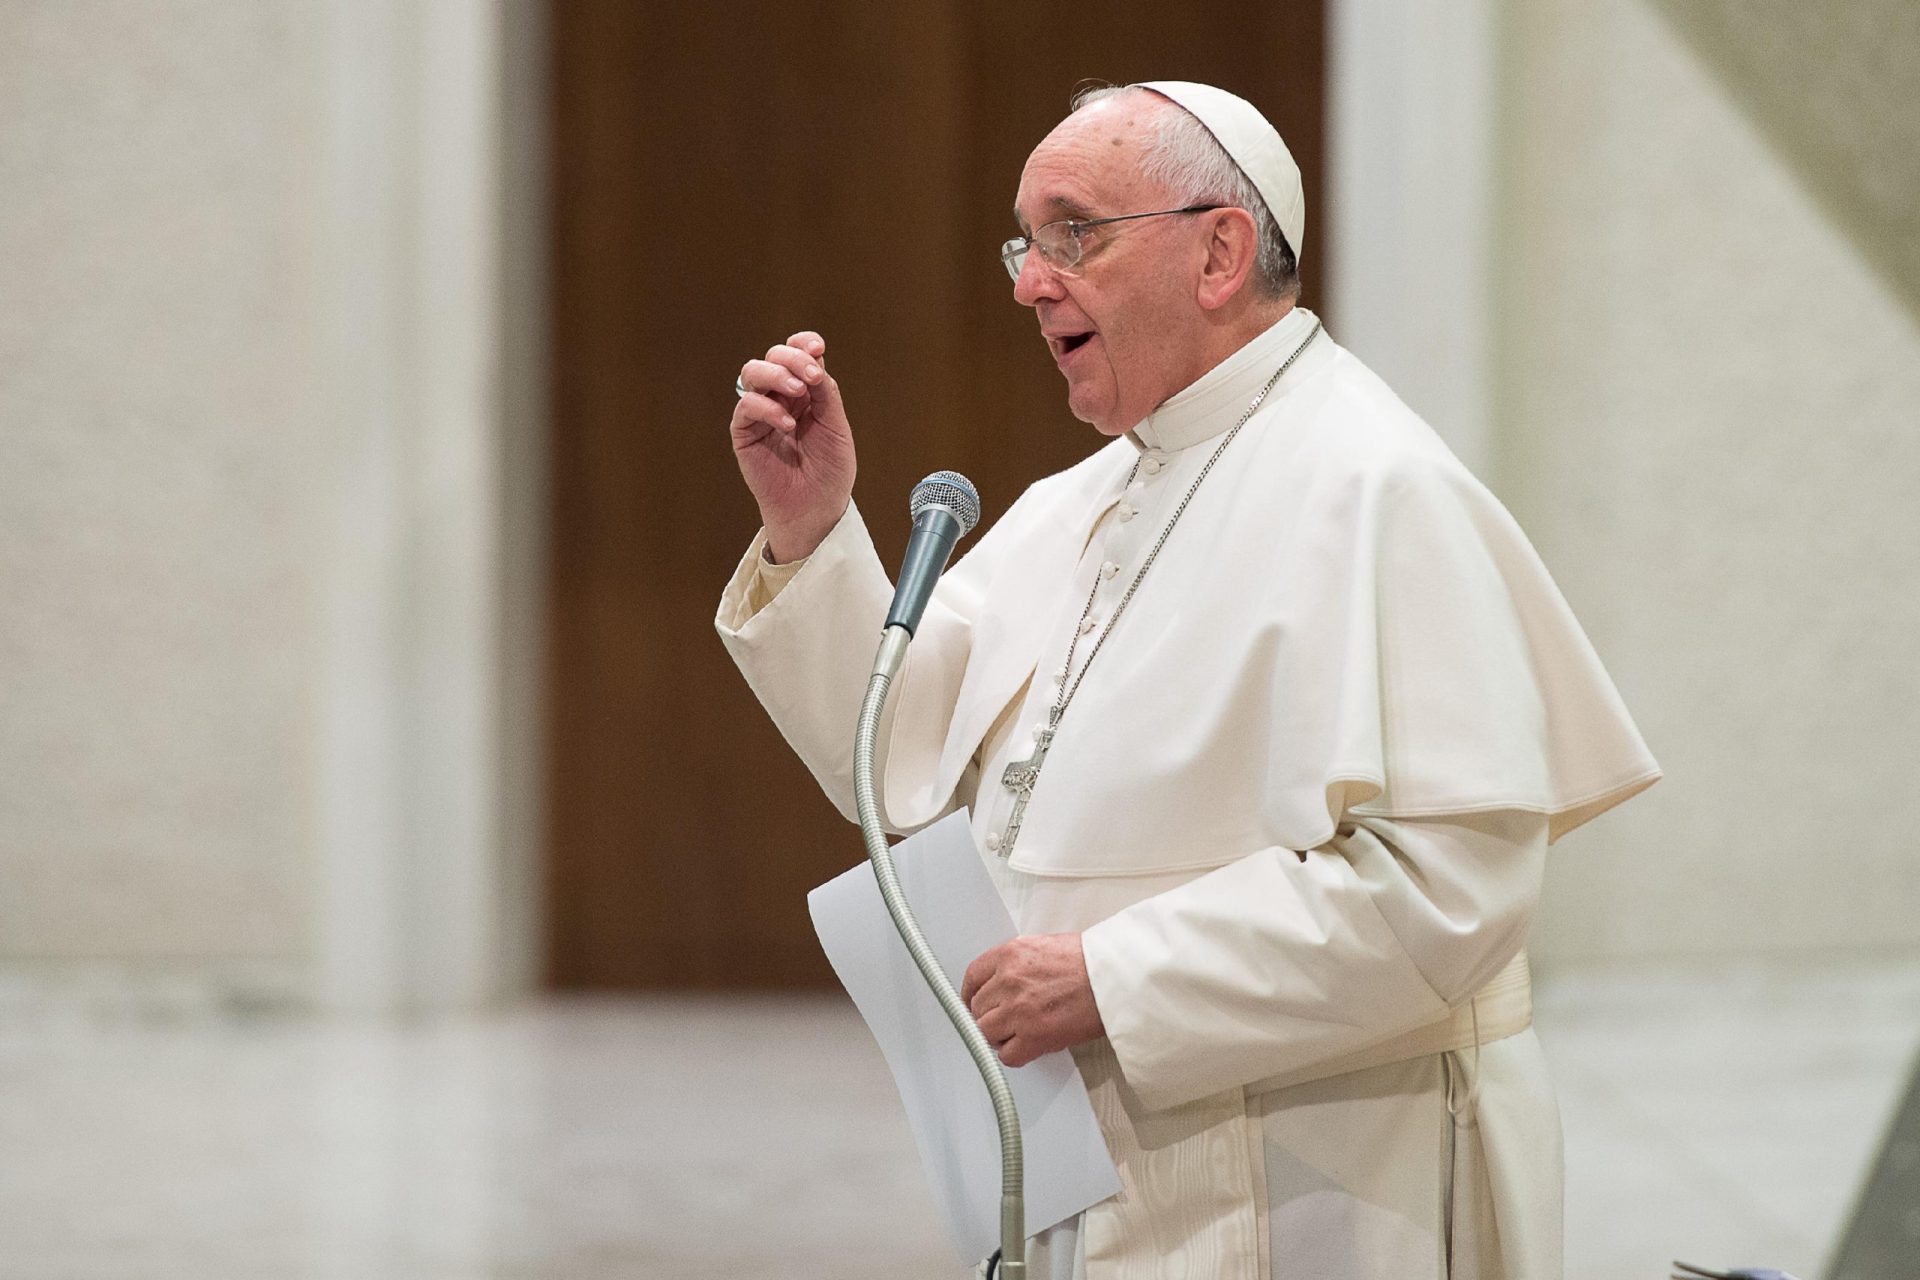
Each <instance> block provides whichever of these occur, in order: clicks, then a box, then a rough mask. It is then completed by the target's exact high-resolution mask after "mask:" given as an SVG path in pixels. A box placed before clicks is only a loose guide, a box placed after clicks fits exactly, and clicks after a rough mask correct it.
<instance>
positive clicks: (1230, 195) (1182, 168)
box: [1067, 84, 1300, 299]
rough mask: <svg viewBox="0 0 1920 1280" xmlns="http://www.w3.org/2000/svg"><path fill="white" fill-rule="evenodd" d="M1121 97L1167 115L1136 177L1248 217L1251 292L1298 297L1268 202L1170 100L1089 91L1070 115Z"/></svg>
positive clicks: (1183, 198) (1126, 90)
mask: <svg viewBox="0 0 1920 1280" xmlns="http://www.w3.org/2000/svg"><path fill="white" fill-rule="evenodd" d="M1121 94H1150V95H1151V96H1152V97H1154V98H1157V99H1159V100H1160V101H1161V102H1162V103H1164V104H1165V105H1166V106H1167V107H1169V108H1171V110H1167V111H1162V112H1160V113H1159V115H1158V117H1157V119H1156V120H1155V121H1154V124H1153V129H1154V135H1153V143H1152V145H1151V146H1149V147H1148V149H1147V154H1146V157H1145V158H1144V159H1143V160H1142V161H1141V164H1140V171H1141V172H1142V173H1144V174H1145V175H1146V176H1147V177H1149V178H1152V179H1154V180H1155V181H1157V182H1159V183H1161V184H1162V185H1164V186H1165V187H1166V188H1167V190H1168V191H1170V192H1172V193H1173V199H1174V200H1175V201H1177V202H1178V203H1180V204H1183V205H1185V204H1219V205H1228V206H1231V207H1234V208H1239V209H1245V210H1246V211H1247V212H1248V213H1250V214H1252V215H1253V224H1254V226H1255V227H1256V228H1258V230H1259V252H1258V254H1257V255H1256V256H1255V258H1254V264H1253V282H1254V289H1255V292H1256V293H1258V294H1259V295H1260V296H1262V297H1265V298H1272V299H1280V298H1297V297H1299V296H1300V268H1299V264H1298V262H1297V261H1296V260H1295V258H1294V256H1293V249H1292V247H1291V246H1290V245H1288V244H1287V238H1286V236H1284V235H1282V234H1281V232H1280V224H1279V223H1278V222H1275V221H1274V218H1273V213H1272V211H1271V210H1269V209H1268V208H1267V202H1266V201H1265V200H1263V199H1262V198H1261V196H1260V190H1259V188H1257V187H1255V186H1254V185H1253V180H1252V179H1251V178H1249V177H1247V175H1246V174H1245V173H1244V172H1242V171H1241V168H1240V166H1239V165H1237V164H1235V163H1234V162H1233V157H1232V156H1230V155H1228V154H1227V151H1226V148H1225V147H1222V146H1221V145H1220V143H1219V142H1218V141H1217V140H1216V139H1215V138H1214V136H1213V134H1211V133H1209V132H1208V131H1207V126H1205V125H1203V124H1201V123H1200V121H1199V120H1197V119H1195V118H1194V117H1193V116H1192V115H1191V114H1189V113H1188V112H1187V110H1186V109H1185V108H1184V107H1182V106H1180V105H1179V104H1178V103H1176V102H1174V101H1173V100H1172V99H1170V98H1161V97H1160V95H1159V94H1156V93H1153V92H1152V90H1150V89H1142V88H1140V87H1139V86H1137V85H1110V84H1103V85H1092V86H1089V87H1087V88H1084V89H1081V90H1079V91H1078V92H1076V93H1075V94H1074V95H1073V102H1072V110H1070V111H1069V112H1068V113H1067V114H1069V115H1072V114H1073V113H1074V112H1076V111H1079V110H1080V109H1081V108H1082V107H1090V106H1092V105H1093V104H1094V103H1096V102H1104V101H1105V100H1106V99H1108V98H1113V97H1118V96H1120V95H1121Z"/></svg>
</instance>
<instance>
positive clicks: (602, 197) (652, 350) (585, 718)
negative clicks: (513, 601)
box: [545, 0, 1327, 988]
mask: <svg viewBox="0 0 1920 1280" xmlns="http://www.w3.org/2000/svg"><path fill="white" fill-rule="evenodd" d="M1323 9H1324V0H1311V2H1310V3H1285V4H1272V5H1247V4H1243V3H1225V2H1220V0H1216V2H1210V3H1197V2H1196V3H1168V2H1165V0H1161V2H1157V3H1152V4H1148V3H1144V2H1142V3H1119V4H1111V5H1060V6H1045V5H1041V6H1035V5H1028V4H1007V3H984V4H981V3H961V2H960V0H942V2H940V3H925V4H903V5H876V4H871V3H855V2H854V0H822V2H821V3H816V4H812V5H808V6H804V7H802V8H799V9H796V8H794V7H793V6H791V5H776V4H771V3H753V2H749V3H741V4H724V5H716V6H710V7H709V6H694V5H684V6H683V5H664V4H653V5H643V4H634V3H632V0H555V3H553V4H552V5H551V6H550V18H551V36H552V69H551V84H552V107H553V110H552V125H551V129H552V134H551V145H552V165H553V169H552V172H553V179H554V180H553V185H552V192H553V202H554V203H553V216H552V223H551V225H552V236H553V242H552V277H551V279H552V284H551V305H552V312H551V319H552V343H553V347H552V355H553V362H552V378H553V389H552V422H553V439H552V450H551V457H552V480H551V483H552V491H551V492H552V539H551V547H552V552H551V557H552V558H551V565H550V582H551V586H550V594H549V599H548V610H549V617H548V633H547V634H548V637H549V652H548V660H547V670H548V720H547V726H546V730H547V742H548V748H547V750H548V762H547V769H546V776H547V783H548V786H547V807H548V820H547V866H546V876H545V893H546V930H547V939H546V942H547V976H548V980H549V982H550V983H551V984H552V985H554V986H557V987H562V988H716V987H747V988H766V987H792V986H809V985H815V984H820V983H823V982H829V981H831V975H830V973H829V971H828V969H827V966H826V963H825V961H824V960H823V959H822V957H821V956H820V953H819V949H818V946H817V944H816V943H815V941H814V939H813V934H812V930H811V927H810V925H809V923H808V919H807V913H806V903H805V894H806V891H807V890H808V889H809V888H811V887H812V886H813V885H815V884H817V883H819V882H820V881H822V880H825V879H827V878H828V877H830V876H832V875H833V874H835V873H837V872H839V871H841V870H843V869H844V868H846V867H848V866H850V865H852V864H854V863H855V862H857V861H859V860H860V858H861V856H862V854H861V849H860V842H859V833H858V832H857V831H856V830H855V829H854V828H852V827H850V826H848V825H847V824H846V823H844V822H843V821H842V820H841V819H840V817H839V816H838V814H836V813H835V812H834V810H833V809H832V807H831V806H829V805H828V804H827V802H826V801H825V800H824V799H823V798H822V797H821V796H820V794H819V793H818V791H817V790H816V788H815V787H814V784H813V781H812V779H811V778H810V777H809V776H808V774H807V772H806V770H805V769H804V768H803V767H802V766H801V765H800V764H799V762H798V761H797V760H795V759H794V758H793V756H792V754H791V753H790V752H789V751H788V750H787V748H786V747H785V745H784V744H783V742H782V741H781V739H780V737H779V735H778V734H777V733H775V732H774V730H773V729H772V727H771V726H770V724H769V723H768V721H767V719H766V716H765V715H764V714H763V713H762V712H761V711H760V709H759V707H758V705H757V704H756V703H755V702H754V700H753V698H752V696H751V695H750V694H749V693H748V691H747V689H746V687H745V686H744V684H743V683H742V682H741V681H740V679H739V677H738V676H737V675H736V673H735V672H734V670H733V668H732V665H731V664H730V663H729V662H728V660H727V658H726V655H725V653H724V651H723V650H722V649H721V647H720V644H719V641H718V640H717V638H716V637H715V636H714V634H713V628H712V618H713V612H714V608H715V605H716V603H717V601H718V597H719V594H720V590H721V587H722V584H723V583H724V582H725V581H726V579H727V576H728V575H729V573H730V572H731V571H732V569H733V567H734V564H735V563H736V561H737V560H738V558H739V556H740V553H741V551H742V550H743V549H744V548H745V546H746V544H747V541H748V539H749V538H750V537H751V536H752V534H753V532H754V530H755V528H756V527H757V525H758V520H757V518H756V516H755V512H754V509H753V504H752V502H751V500H750V499H749V498H748V496H747V493H746V491H745V489H744V487H743V486H742V485H741V483H740V479H739V475H738V473H737V471H736V470H735V468H734V463H733V458H732V453H731V451H730V449H729V447H728V444H727V438H726V429H725V428H726V423H727V418H728V414H729V413H730V412H731V405H732V400H733V392H732V380H733V377H734V374H735V373H736V372H737V370H738V368H739V365H740V363H741V361H742V360H744V359H746V358H748V357H749V356H751V355H753V354H756V353H758V352H760V351H762V350H764V349H765V348H766V347H767V346H768V345H769V344H771V343H773V342H776V341H779V340H780V339H782V338H784V337H785V336H786V335H787V334H788V333H790V332H792V331H793V330H795V329H798V328H814V329H818V330H819V331H820V332H821V333H823V334H824V335H826V337H827V340H828V343H829V348H830V351H829V359H830V361H831V363H832V365H833V368H834V372H835V375H836V376H837V377H838V378H839V380H840V382H841V384H842V386H843V388H844V390H845V394H846V398H847V404H848V411H849V415H850V417H851V418H852V421H853V424H854V430H855V433H856V436H857V438H858V440H859V443H860V449H861V453H860V479H859V486H858V493H857V497H858V500H859V501H860V503H861V506H862V510H863V511H864V512H865V513H866V514H867V518H868V521H869V523H870V525H871V526H872V528H873V532H874V536H875V538H876V540H877V541H878V543H879V546H880V551H881V554H882V556H883V558H884V559H885V561H886V562H887V563H888V564H890V565H891V564H894V563H897V561H898V557H899V555H900V553H901V550H902V549H903V547H904V545H905V541H906V538H905V531H906V525H907V521H906V512H905V505H906V497H907V493H908V491H909V489H910V488H911V486H912V485H913V483H914V482H915V481H916V480H918V479H919V478H920V477H921V476H923V475H925V474H926V473H928V472H930V471H934V470H938V469H940V468H942V467H950V468H953V469H955V470H958V471H962V472H964V473H965V474H967V475H968V476H970V477H971V478H972V479H973V480H974V481H975V483H976V484H977V485H978V486H979V488H980V492H981V494H982V497H983V505H984V506H985V508H986V516H987V519H989V520H990V519H992V518H993V517H995V516H997V515H998V514H999V513H1000V512H1002V511H1004V510H1005V509H1006V507H1007V506H1008V505H1009V504H1010V503H1011V502H1012V501H1013V499H1014V498H1015V497H1016V496H1017V495H1018V494H1019V492H1020V491H1021V489H1022V488H1024V487H1025V486H1026V485H1027V484H1028V483H1030V482H1031V481H1033V480H1035V479H1037V478H1039V477H1040V476H1043V475H1046V474H1048V473H1050V472H1053V471H1056V470H1059V469H1060V468H1062V467H1065V466H1067V465H1070V464H1071V463H1073V462H1074V461H1076V460H1078V459H1079V458H1081V457H1083V456H1085V455H1086V454H1087V453H1088V452H1091V451H1092V450H1093V449H1094V448H1095V447H1096V446H1097V445H1098V444H1100V443H1101V440H1100V439H1099V438H1097V437H1096V436H1095V435H1094V433H1093V431H1092V429H1091V428H1089V427H1086V426H1084V425H1083V424H1081V423H1079V422H1076V421H1075V420H1074V419H1073V418H1072V417H1071V416H1070V415H1069V414H1068V413H1067V411H1066V407H1065V401H1064V397H1063V396H1062V394H1061V385H1060V379H1059V375H1058V374H1057V373H1056V372H1055V370H1054V368H1053V365H1052V361H1051V360H1050V359H1049V357H1048V355H1047V353H1046V349H1045V347H1044V345H1043V344H1042V342H1041V341H1040V340H1039V338H1038V336H1037V332H1036V328H1035V325H1034V322H1033V319H1032V316H1031V313H1029V312H1027V311H1026V310H1025V309H1023V308H1021V307H1019V306H1018V305H1016V304H1015V303H1014V301H1013V299H1012V296H1011V289H1010V286H1009V283H1008V281H1007V278H1006V276H1005V274H1004V272H1003V271H1002V269H1001V267H1000V264H999V262H998V261H997V260H996V256H995V255H996V248H997V246H998V245H999V244H1000V242H1001V241H1002V240H1004V239H1005V238H1006V237H1007V236H1008V235H1010V234H1012V231H1013V226H1012V218H1011V213H1010V209H1011V207H1012V203H1013V193H1014V189H1015V186H1016V185H1017V183H1018V180H1019V174H1020V168H1021V165H1022V163H1023V162H1024V161H1025V159H1026V155H1027V152H1028V151H1030V150H1031V149H1032V147H1033V146H1034V144H1035V143H1037V142H1038V141H1039V140H1040V138H1041V137H1043V136H1044V135H1045V134H1046V132H1047V131H1048V130H1049V129H1051V128H1052V127H1053V125H1054V124H1055V123H1057V122H1058V121H1059V119H1060V118H1061V117H1062V116H1063V115H1064V114H1065V112H1066V107H1067V100H1068V97H1069V95H1070V93H1071V92H1072V90H1073V88H1074V86H1075V85H1076V84H1077V83H1078V82H1079V81H1080V80H1081V78H1082V77H1098V78H1100V79H1102V80H1107V81H1111V82H1114V83H1126V82H1128V81H1132V80H1141V79H1187V80H1202V81H1207V82H1210V83H1213V84H1218V85H1221V86H1222V87H1225V88H1229V89H1232V90H1234V91H1235V92H1238V93H1240V94H1242V95H1243V96H1245V97H1247V98H1249V99H1251V100H1252V101H1253V102H1255V103H1256V104H1258V105H1259V106H1260V107H1262V108H1263V109H1264V110H1265V111H1266V112H1267V114H1268V116H1269V118H1271V119H1272V120H1273V121H1274V123H1275V124H1276V125H1277V126H1278V127H1279V128H1280V130H1281V132H1282V134H1283V135H1284V136H1285V137H1286V139H1287V141H1288V144H1289V145H1290V146H1291V147H1292V149H1293V151H1294V154H1295V156H1296V157H1297V158H1298V159H1299V161H1300V164H1301V168H1302V170H1303V172H1304V174H1305V178H1306V184H1307V198H1308V217H1307V228H1308V237H1307V249H1308V253H1307V254H1306V255H1305V266H1306V268H1307V269H1306V273H1305V274H1306V279H1307V297H1306V302H1307V303H1308V305H1315V303H1316V299H1315V294H1316V290H1315V286H1314V281H1315V279H1316V273H1315V266H1316V264H1318V263H1322V262H1325V261H1327V253H1326V239H1325V236H1324V226H1325V223H1324V221H1323V219H1322V218H1321V216H1320V211H1321V209H1322V208H1323V207H1324V201H1323V199H1322V197H1323V195H1324V190H1323V183H1322V175H1323V173H1324V165H1323V162H1322V156H1323V151H1324V148H1323V145H1322V135H1323V121H1324V105H1323V104H1324V98H1325V92H1324V89H1325V69H1324V62H1325V57H1324V43H1325V41H1324V24H1325V18H1324V12H1323ZM848 732H849V733H851V732H852V725H851V723H849V725H848Z"/></svg>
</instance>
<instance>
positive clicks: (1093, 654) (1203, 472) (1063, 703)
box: [1047, 318, 1321, 727]
mask: <svg viewBox="0 0 1920 1280" xmlns="http://www.w3.org/2000/svg"><path fill="white" fill-rule="evenodd" d="M1320 329H1321V322H1320V321H1319V320H1318V319H1317V318H1316V319H1315V320H1314V322H1313V332H1311V333H1309V334H1308V335H1307V336H1306V338H1305V339H1304V340H1303V341H1302V342H1301V343H1300V345H1299V346H1297V347H1295V348H1294V349H1293V354H1292V355H1290V356H1288V357H1287V359H1286V362H1285V363H1284V364H1282V365H1281V366H1280V367H1279V368H1278V369H1276V370H1274V373H1273V376H1272V377H1271V378H1268V379H1267V385H1266V386H1264V387H1262V388H1260V394H1259V395H1257V396H1255V397H1254V398H1253V403H1252V404H1250V405H1248V406H1247V411H1246V412H1245V413H1243V414H1241V415H1240V421H1238V422H1236V423H1234V424H1233V428H1232V429H1231V430H1229V431H1228V432H1227V434H1226V438H1225V439H1223V440H1221V441H1220V443H1219V445H1218V446H1217V447H1216V448H1215V449H1214V451H1213V455H1212V456H1211V457H1209V458H1208V459H1207V462H1206V465H1205V466H1203V467H1201V468H1200V474H1199V475H1197V476H1195V477H1194V478H1193V484H1192V485H1191V486H1189V487H1188V489H1187V495H1186V497H1184V498H1182V499H1180V505H1179V506H1177V507H1175V508H1174V509H1173V518H1172V519H1170V520H1168V521H1167V525H1166V528H1164V529H1162V530H1160V537H1159V539H1158V540H1156V541H1155V542H1154V544H1153V550H1151V551H1149V552H1147V558H1146V562H1145V563H1143V564H1142V565H1141V566H1140V572H1138V573H1136V574H1134V575H1133V582H1132V583H1131V584H1130V585H1129V586H1128V587H1127V593H1126V594H1125V595H1124V596H1121V597H1120V603H1119V605H1118V606H1116V607H1115V608H1114V611H1113V616H1112V617H1111V618H1108V619H1107V625H1106V627H1105V629H1104V630H1102V631H1101V632H1100V638H1099V639H1098V640H1095V641H1094V642H1093V649H1092V650H1091V651H1090V652H1089V653H1088V654H1087V664H1086V666H1084V667H1081V668H1080V674H1079V675H1078V676H1074V678H1073V683H1072V684H1071V685H1069V684H1068V683H1067V678H1068V677H1069V676H1072V675H1073V656H1074V654H1075V652H1076V651H1078V649H1079V648H1080V635H1081V628H1083V627H1085V626H1086V625H1087V617H1088V616H1089V615H1090V614H1092V612H1093V602H1094V600H1095V599H1096V598H1097V597H1098V596H1099V594H1100V574H1099V572H1098V571H1097V570H1096V571H1095V572H1094V575H1093V590H1092V591H1089V592H1088V593H1087V604H1086V607H1085V608H1084V609H1082V610H1080V620H1079V621H1078V622H1076V623H1075V624H1074V626H1073V639H1072V641H1070V642H1069V643H1068V645H1067V664H1066V666H1064V667H1062V668H1061V669H1060V689H1061V697H1060V700H1059V701H1058V702H1056V703H1054V705H1053V707H1052V708H1051V709H1050V710H1049V712H1048V714H1047V723H1048V725H1049V726H1050V727H1051V726H1058V725H1059V723H1060V720H1061V718H1062V717H1063V716H1065V715H1066V714H1067V704H1068V703H1070V702H1072V701H1073V695H1074V694H1076V693H1078V692H1079V691H1080V684H1081V682H1082V681H1084V680H1085V679H1086V678H1087V672H1088V671H1091V670H1092V669H1093V660H1094V659H1095V658H1097V657H1099V656H1100V649H1101V646H1103V645H1104V644H1106V642H1107V637H1108V636H1110V635H1112V634H1113V628H1114V626H1115V624H1117V623H1118V622H1119V621H1120V615H1121V614H1123V613H1125V612H1126V611H1127V605H1128V604H1129V603H1131V602H1132V600H1133V593H1134V592H1136V591H1138V590H1139V589H1140V583H1141V581H1142V580H1143V579H1144V578H1145V577H1146V576H1147V570H1149V569H1151V568H1153V562H1154V560H1155V559H1156V558H1157V557H1158V556H1159V554H1160V548H1162V547H1164V546H1166V545H1167V536H1168V535H1169V534H1171V533H1172V532H1173V526H1175V525H1177V524H1179V523H1180V517H1181V516H1182V515H1184V514H1185V513H1186V510H1187V504H1188V503H1189V502H1192V501H1193V495H1194V494H1196V493H1198V492H1199V491H1200V485H1201V483H1202V482H1203V481H1204V480H1206V478H1207V473H1208V472H1209V471H1212V470H1213V464H1214V463H1216V462H1218V461H1220V455H1221V454H1223V453H1225V452H1226V451H1227V446H1228V445H1230V444H1232V443H1233V438H1234V437H1235V436H1237V435H1239V434H1240V428H1242V427H1244V426H1246V425H1247V420H1248V419H1250V418H1252V417H1253V415H1254V411H1255V410H1257V409H1259V407H1260V405H1261V404H1262V403H1263V402H1264V401H1265V400H1266V398H1267V393H1268V392H1270V391H1272V390H1273V388H1274V386H1275V384H1276V383H1278V382H1279V381H1280V378H1281V375H1283V374H1285V373H1286V371H1287V370H1288V369H1291V368H1292V367H1293V362H1294V361H1295V360H1298V359H1299V358H1300V353H1301V352H1303V351H1305V350H1306V349H1307V347H1308V346H1309V345H1310V344H1311V343H1312V342H1313V340H1314V339H1315V338H1317V337H1319V336H1320ZM1138 474H1140V463H1139V461H1138V460H1137V459H1136V460H1135V462H1134V464H1133V470H1132V471H1130V472H1128V473H1127V484H1129V485H1131V484H1132V483H1133V479H1134V477H1135V476H1137V475H1138Z"/></svg>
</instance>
